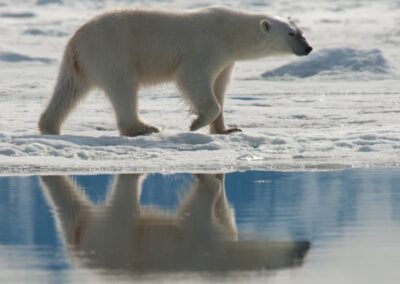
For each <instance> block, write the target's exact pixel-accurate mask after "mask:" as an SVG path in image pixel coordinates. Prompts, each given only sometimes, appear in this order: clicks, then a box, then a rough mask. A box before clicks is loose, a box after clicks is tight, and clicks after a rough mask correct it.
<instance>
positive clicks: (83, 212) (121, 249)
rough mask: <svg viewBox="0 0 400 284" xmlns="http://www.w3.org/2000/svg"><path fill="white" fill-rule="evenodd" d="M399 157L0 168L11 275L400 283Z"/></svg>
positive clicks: (1, 217) (2, 262) (16, 278)
mask: <svg viewBox="0 0 400 284" xmlns="http://www.w3.org/2000/svg"><path fill="white" fill-rule="evenodd" d="M399 185H400V169H363V170H361V169H358V170H344V171H332V172H268V171H247V172H233V173H227V174H185V173H179V174H168V175H165V174H158V173H154V174H120V175H92V176H82V175H81V176H32V177H0V283H18V282H19V283H102V282H109V281H113V282H148V283H152V282H162V283H169V282H174V283H177V282H178V283H179V282H180V283H203V282H213V283H219V282H226V283H232V282H236V283H244V282H246V283H265V282H268V283H396V284H397V283H400V269H399V267H400V188H399Z"/></svg>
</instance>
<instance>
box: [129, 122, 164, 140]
mask: <svg viewBox="0 0 400 284" xmlns="http://www.w3.org/2000/svg"><path fill="white" fill-rule="evenodd" d="M158 132H160V130H159V129H158V128H157V127H154V126H151V125H148V124H145V123H140V124H138V125H135V127H130V128H129V129H124V130H121V134H122V135H123V136H130V137H133V136H139V135H146V134H151V133H158Z"/></svg>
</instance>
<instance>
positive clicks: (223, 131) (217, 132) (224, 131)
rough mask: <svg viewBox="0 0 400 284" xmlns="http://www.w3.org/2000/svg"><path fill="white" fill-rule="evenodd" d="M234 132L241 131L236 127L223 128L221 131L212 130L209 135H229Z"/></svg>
mask: <svg viewBox="0 0 400 284" xmlns="http://www.w3.org/2000/svg"><path fill="white" fill-rule="evenodd" d="M235 132H242V129H240V128H237V127H233V128H225V129H222V130H213V131H211V134H225V135H226V134H231V133H235Z"/></svg>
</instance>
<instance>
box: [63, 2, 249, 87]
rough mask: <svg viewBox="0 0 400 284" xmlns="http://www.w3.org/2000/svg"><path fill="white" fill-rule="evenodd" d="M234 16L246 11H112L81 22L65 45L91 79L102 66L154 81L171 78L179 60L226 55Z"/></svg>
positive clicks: (240, 15)
mask: <svg viewBox="0 0 400 284" xmlns="http://www.w3.org/2000/svg"><path fill="white" fill-rule="evenodd" d="M240 17H246V14H244V13H240V12H238V11H235V10H230V9H228V8H222V7H211V8H205V9H199V10H194V11H173V12H172V11H164V10H154V9H129V10H119V11H112V12H109V13H106V14H103V15H100V16H98V17H96V18H94V19H92V20H91V21H89V22H87V23H86V24H84V25H83V26H82V27H81V28H80V29H78V31H77V32H76V34H75V35H74V36H73V37H72V39H71V42H70V45H71V46H72V48H73V49H74V50H76V51H77V57H78V59H79V61H80V62H81V63H82V65H83V66H81V67H82V69H84V70H86V71H88V73H89V74H95V75H96V76H94V77H93V78H92V79H93V80H95V81H97V82H101V81H103V80H104V78H103V77H104V76H108V73H107V72H105V74H104V75H103V76H101V75H102V74H100V73H101V72H102V70H110V69H113V70H114V71H115V72H114V73H116V72H117V71H118V72H120V73H121V74H127V73H129V72H130V71H131V70H134V71H135V72H136V75H137V77H138V78H139V79H140V80H141V81H144V82H145V81H149V83H153V82H152V81H154V83H157V82H159V81H167V80H169V79H171V77H173V76H174V74H175V72H176V70H177V69H178V68H179V66H180V65H181V63H182V62H185V61H187V60H192V59H193V58H202V59H205V60H207V59H208V60H213V59H210V58H207V57H208V56H219V55H220V54H221V53H224V52H225V53H226V51H227V48H226V46H225V45H226V44H227V42H228V41H229V32H231V30H232V29H233V28H232V27H233V26H236V25H237V24H236V22H238V18H240ZM239 22H245V21H243V20H241V21H239ZM106 73H107V74H106ZM95 77H98V78H95Z"/></svg>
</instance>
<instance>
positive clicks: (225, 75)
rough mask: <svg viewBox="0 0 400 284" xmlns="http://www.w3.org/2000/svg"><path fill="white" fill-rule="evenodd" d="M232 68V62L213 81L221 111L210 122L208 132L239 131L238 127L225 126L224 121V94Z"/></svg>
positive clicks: (225, 132)
mask: <svg viewBox="0 0 400 284" xmlns="http://www.w3.org/2000/svg"><path fill="white" fill-rule="evenodd" d="M232 69H233V64H232V65H229V66H228V67H227V68H225V69H224V70H223V71H222V72H221V74H219V75H218V77H217V79H216V80H215V82H214V93H215V97H216V98H217V100H218V102H219V105H220V106H221V113H220V114H219V116H218V117H217V118H216V119H215V120H214V121H213V122H212V123H211V124H210V132H211V133H212V134H229V133H233V132H240V131H242V130H240V129H239V128H225V123H224V113H223V109H224V96H225V91H226V87H227V86H228V83H229V79H230V77H231V73H232Z"/></svg>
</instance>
